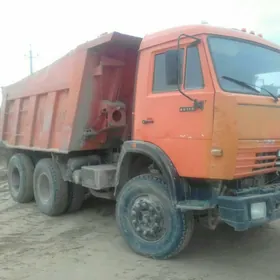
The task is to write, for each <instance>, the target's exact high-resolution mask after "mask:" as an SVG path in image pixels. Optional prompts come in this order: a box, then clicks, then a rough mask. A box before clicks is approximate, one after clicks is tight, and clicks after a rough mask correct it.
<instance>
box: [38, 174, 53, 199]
mask: <svg viewBox="0 0 280 280" xmlns="http://www.w3.org/2000/svg"><path fill="white" fill-rule="evenodd" d="M38 191H39V197H40V200H41V201H42V202H44V203H46V202H47V201H48V200H49V198H50V196H51V188H50V183H49V179H48V177H47V175H46V174H41V175H40V176H39V178H38Z"/></svg>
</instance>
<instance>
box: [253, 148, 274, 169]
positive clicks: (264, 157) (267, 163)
mask: <svg viewBox="0 0 280 280" xmlns="http://www.w3.org/2000/svg"><path fill="white" fill-rule="evenodd" d="M276 158H277V157H276V153H275V152H269V153H257V154H256V161H255V166H254V168H253V171H255V170H264V169H266V168H271V167H274V166H275V162H276Z"/></svg>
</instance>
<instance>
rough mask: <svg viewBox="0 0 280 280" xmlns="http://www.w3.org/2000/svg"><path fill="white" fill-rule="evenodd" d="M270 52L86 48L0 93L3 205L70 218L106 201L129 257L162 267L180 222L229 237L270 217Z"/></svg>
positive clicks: (278, 214) (228, 36)
mask: <svg viewBox="0 0 280 280" xmlns="http://www.w3.org/2000/svg"><path fill="white" fill-rule="evenodd" d="M279 74H280V47H279V46H277V45H274V44H272V43H271V42H269V41H266V40H264V39H263V38H262V37H261V36H257V35H254V34H248V33H246V32H243V31H240V30H235V29H225V28H217V27H212V26H208V25H197V26H183V27H177V28H173V29H169V30H165V31H162V32H158V33H155V34H152V35H147V36H146V37H144V38H143V39H141V38H137V37H132V36H128V35H123V34H119V33H112V34H105V35H102V36H100V37H99V38H97V39H96V40H93V41H90V42H87V43H85V44H83V45H81V46H79V47H77V49H75V50H74V51H72V52H70V53H69V54H68V55H66V56H65V57H63V58H61V59H60V60H58V61H57V62H55V63H54V64H52V65H50V66H48V67H47V68H45V69H42V70H41V71H39V72H37V73H35V74H34V75H33V76H30V77H28V78H26V79H24V80H22V81H20V82H18V83H16V84H14V85H11V86H8V87H6V88H4V94H3V106H2V112H1V131H0V133H1V139H2V145H3V146H4V148H3V149H2V151H3V153H5V155H6V158H7V160H8V162H9V163H8V182H9V187H10V192H11V195H12V197H13V198H14V200H15V201H17V202H21V203H25V202H29V201H31V200H32V199H33V197H35V201H36V204H37V206H38V208H39V209H40V211H41V212H43V213H45V214H47V215H50V216H55V215H60V214H63V213H65V212H70V211H75V210H78V209H79V208H80V207H81V206H82V203H83V200H84V195H85V192H89V193H91V194H92V195H94V196H97V197H102V198H106V199H116V201H117V203H116V220H117V224H118V227H119V229H120V232H121V234H122V236H123V237H124V239H125V240H126V241H127V243H128V245H129V246H130V247H131V248H132V250H134V251H135V252H136V253H139V254H142V255H145V256H149V257H153V258H158V259H165V258H169V257H172V256H174V255H176V254H178V253H179V252H180V251H181V250H182V249H183V248H185V247H186V245H187V244H188V242H189V240H190V238H191V236H192V233H193V228H194V218H196V219H195V220H196V221H199V222H200V223H202V224H203V225H205V226H206V227H208V228H209V229H212V230H213V229H215V228H216V227H217V225H218V224H219V223H220V222H225V223H227V224H228V225H230V226H232V227H233V228H234V229H235V230H237V231H243V230H247V229H249V228H251V227H254V226H259V225H262V224H264V223H267V222H269V221H272V220H275V219H279V218H280V179H279V176H278V169H279V167H280V130H279V128H278V124H279V122H280V100H279V99H278V96H279V93H280V79H279V78H280V76H279Z"/></svg>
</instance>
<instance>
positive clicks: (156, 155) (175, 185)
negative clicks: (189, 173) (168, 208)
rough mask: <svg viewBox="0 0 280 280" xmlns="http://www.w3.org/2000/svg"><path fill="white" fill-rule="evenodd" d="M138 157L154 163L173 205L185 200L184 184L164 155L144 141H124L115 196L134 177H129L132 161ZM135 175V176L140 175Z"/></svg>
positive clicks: (161, 151) (160, 150)
mask: <svg viewBox="0 0 280 280" xmlns="http://www.w3.org/2000/svg"><path fill="white" fill-rule="evenodd" d="M135 157H138V158H140V159H141V160H142V161H144V160H145V159H146V160H147V161H148V160H151V162H153V163H155V165H156V166H157V168H158V169H159V171H160V172H161V174H162V176H163V178H164V179H165V180H166V182H167V185H168V191H169V194H170V197H171V199H172V202H173V203H175V204H176V203H177V202H178V201H181V200H184V199H185V188H184V183H183V181H182V180H181V177H180V176H179V174H178V172H177V170H176V168H175V166H174V165H173V163H172V161H171V160H170V158H169V157H168V156H167V155H166V153H165V152H164V151H163V150H162V149H161V148H159V147H158V146H156V145H154V144H152V143H148V142H144V141H126V142H125V143H124V144H123V146H122V150H121V153H120V157H119V161H118V165H117V172H116V179H115V196H116V197H117V195H118V194H119V192H120V190H121V189H122V187H123V185H124V184H125V183H126V182H127V181H128V180H130V179H131V178H132V177H134V176H132V177H131V176H130V174H129V173H130V172H131V166H132V160H133V158H135ZM140 174H141V173H139V174H136V176H137V175H140Z"/></svg>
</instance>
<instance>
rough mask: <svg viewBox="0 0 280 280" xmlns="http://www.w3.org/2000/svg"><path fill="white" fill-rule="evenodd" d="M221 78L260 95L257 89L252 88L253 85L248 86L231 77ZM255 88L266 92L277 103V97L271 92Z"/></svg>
mask: <svg viewBox="0 0 280 280" xmlns="http://www.w3.org/2000/svg"><path fill="white" fill-rule="evenodd" d="M221 78H223V79H225V80H228V81H231V82H233V83H236V84H237V85H240V86H243V87H245V88H248V89H250V90H252V91H254V92H256V93H258V94H260V93H261V92H260V91H259V90H257V89H255V88H254V85H250V84H248V83H246V82H243V81H240V80H237V79H234V78H231V77H228V76H222V77H221ZM255 87H257V88H260V89H262V90H264V91H266V92H267V93H268V94H269V95H270V96H271V97H273V99H274V101H275V102H277V101H278V97H277V96H276V95H274V94H273V93H272V92H270V91H269V90H267V89H266V88H261V87H258V86H255Z"/></svg>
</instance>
